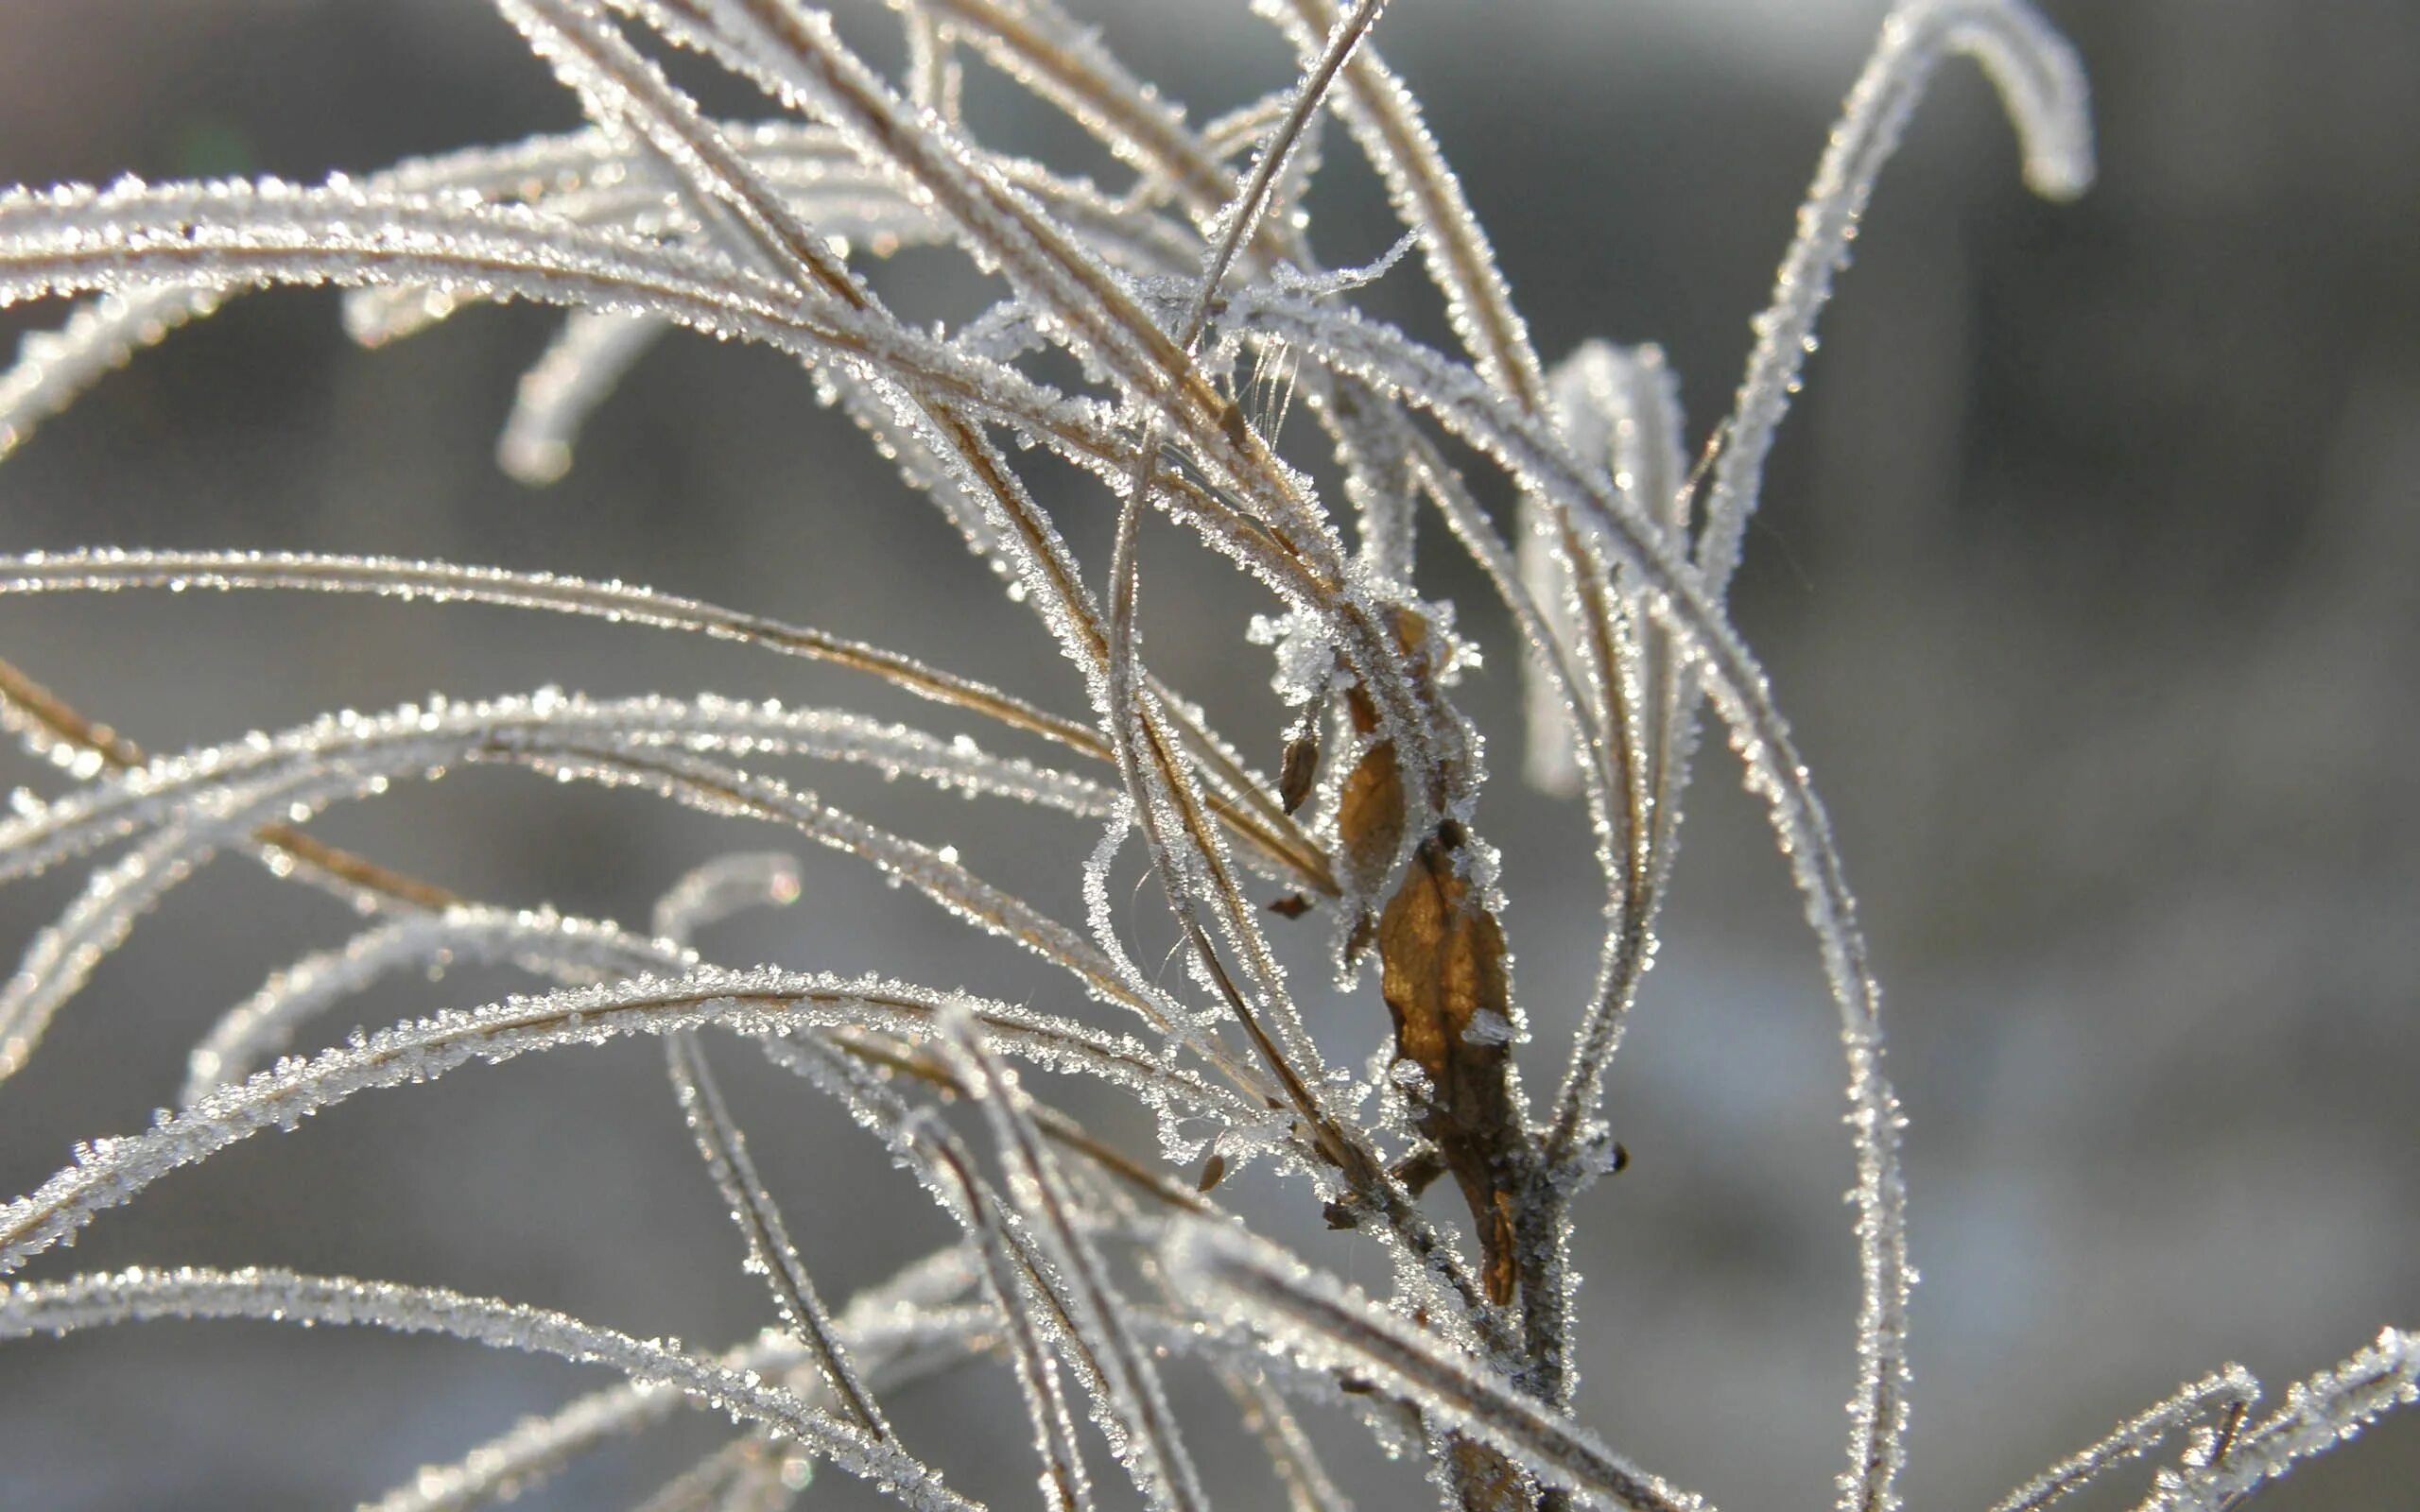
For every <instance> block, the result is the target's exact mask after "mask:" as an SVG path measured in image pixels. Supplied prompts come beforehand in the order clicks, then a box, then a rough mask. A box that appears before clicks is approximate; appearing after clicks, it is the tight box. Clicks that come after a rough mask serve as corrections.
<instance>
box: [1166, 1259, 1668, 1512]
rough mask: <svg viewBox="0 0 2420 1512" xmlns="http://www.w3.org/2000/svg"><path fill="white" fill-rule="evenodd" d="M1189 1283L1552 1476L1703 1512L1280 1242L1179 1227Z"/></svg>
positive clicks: (1659, 1507)
mask: <svg viewBox="0 0 2420 1512" xmlns="http://www.w3.org/2000/svg"><path fill="white" fill-rule="evenodd" d="M1165 1253H1166V1259H1167V1265H1168V1269H1169V1271H1170V1273H1171V1274H1172V1275H1173V1276H1174V1277H1175V1278H1176V1279H1177V1280H1178V1281H1179V1283H1180V1284H1183V1285H1186V1286H1189V1287H1203V1288H1208V1289H1210V1290H1211V1291H1212V1292H1213V1294H1214V1295H1215V1297H1216V1300H1217V1305H1218V1306H1219V1308H1220V1309H1221V1310H1222V1311H1223V1312H1224V1314H1225V1315H1226V1316H1227V1317H1228V1319H1229V1320H1230V1321H1231V1322H1233V1323H1235V1324H1236V1325H1239V1326H1241V1327H1243V1328H1246V1329H1249V1330H1251V1331H1253V1332H1255V1333H1257V1334H1259V1335H1260V1336H1261V1337H1262V1338H1264V1339H1266V1340H1267V1341H1268V1343H1269V1344H1270V1346H1271V1347H1272V1348H1273V1349H1275V1350H1277V1351H1280V1352H1283V1353H1285V1354H1287V1355H1288V1356H1291V1357H1293V1358H1295V1359H1297V1360H1299V1361H1301V1362H1302V1363H1303V1364H1305V1365H1306V1366H1310V1367H1311V1368H1313V1369H1323V1370H1332V1371H1337V1372H1340V1373H1341V1374H1343V1375H1345V1376H1346V1377H1347V1378H1355V1377H1360V1378H1372V1377H1374V1378H1375V1380H1376V1382H1377V1383H1378V1384H1379V1386H1380V1388H1381V1389H1382V1390H1385V1391H1388V1392H1390V1393H1392V1394H1393V1395H1397V1396H1400V1397H1402V1398H1403V1399H1404V1400H1407V1401H1409V1402H1411V1403H1413V1404H1414V1405H1416V1406H1418V1407H1419V1408H1420V1410H1421V1411H1422V1412H1424V1413H1426V1414H1430V1415H1433V1416H1435V1417H1439V1418H1442V1419H1443V1420H1444V1421H1446V1422H1449V1423H1451V1424H1453V1425H1454V1426H1455V1427H1456V1428H1458V1429H1461V1431H1463V1432H1466V1433H1469V1434H1471V1435H1475V1436H1477V1437H1478V1438H1480V1439H1481V1440H1483V1441H1485V1442H1487V1443H1489V1444H1492V1445H1495V1447H1497V1448H1499V1449H1501V1450H1503V1451H1504V1452H1507V1453H1509V1454H1512V1455H1513V1456H1514V1457H1515V1459H1516V1460H1517V1461H1518V1462H1519V1463H1520V1464H1522V1465H1524V1466H1527V1467H1528V1468H1530V1469H1532V1470H1534V1471H1535V1472H1536V1473H1537V1474H1538V1475H1539V1476H1540V1477H1541V1478H1542V1479H1544V1480H1547V1481H1550V1482H1553V1483H1555V1484H1557V1485H1561V1486H1568V1487H1570V1488H1573V1489H1576V1490H1580V1491H1583V1492H1586V1493H1588V1494H1590V1495H1592V1496H1599V1497H1602V1498H1604V1499H1605V1500H1606V1501H1607V1502H1608V1503H1611V1504H1613V1505H1615V1506H1618V1507H1624V1508H1630V1509H1634V1512H1703V1508H1704V1507H1705V1503H1703V1501H1701V1500H1700V1499H1699V1498H1697V1497H1695V1496H1691V1495H1689V1494H1688V1493H1686V1492H1685V1491H1680V1490H1677V1489H1675V1488H1673V1487H1672V1486H1668V1485H1667V1484H1666V1483H1665V1482H1664V1481H1663V1480H1661V1479H1660V1478H1658V1477H1657V1476H1654V1475H1652V1474H1651V1473H1649V1472H1648V1471H1645V1470H1642V1469H1638V1468H1637V1467H1635V1466H1634V1465H1632V1464H1630V1463H1629V1462H1627V1461H1625V1460H1623V1459H1621V1458H1620V1457H1619V1456H1617V1455H1615V1454H1613V1453H1612V1452H1609V1451H1607V1450H1606V1449H1605V1448H1604V1447H1603V1446H1602V1445H1600V1444H1599V1443H1598V1442H1597V1439H1596V1436H1595V1435H1592V1434H1590V1433H1589V1432H1588V1431H1587V1430H1586V1429H1584V1428H1582V1427H1580V1426H1578V1425H1577V1424H1575V1423H1573V1422H1572V1421H1571V1420H1570V1419H1569V1418H1568V1417H1564V1415H1563V1414H1562V1413H1560V1412H1558V1411H1556V1410H1555V1409H1554V1408H1553V1407H1551V1406H1548V1405H1547V1404H1545V1403H1542V1402H1540V1401H1538V1400H1535V1399H1534V1398H1531V1397H1529V1396H1527V1395H1525V1394H1523V1393H1521V1392H1518V1391H1514V1390H1512V1389H1510V1388H1508V1387H1506V1386H1504V1385H1502V1384H1501V1383H1498V1382H1497V1381H1495V1379H1493V1378H1492V1377H1491V1376H1490V1375H1489V1374H1488V1373H1487V1372H1486V1371H1485V1370H1484V1369H1483V1368H1481V1367H1479V1366H1478V1365H1477V1363H1476V1362H1474V1361H1472V1360H1470V1359H1469V1358H1467V1357H1464V1356H1458V1355H1456V1354H1454V1353H1453V1352H1451V1351H1450V1350H1449V1349H1445V1348H1443V1347H1441V1346H1440V1345H1439V1344H1438V1343H1437V1342H1436V1341H1435V1340H1434V1339H1433V1338H1431V1337H1430V1336H1429V1335H1427V1334H1426V1333H1425V1332H1421V1331H1420V1330H1418V1329H1415V1328H1413V1327H1411V1326H1410V1325H1409V1324H1408V1323H1406V1322H1405V1321H1404V1320H1402V1319H1400V1318H1398V1317H1395V1316H1393V1315H1392V1314H1388V1313H1386V1312H1384V1311H1382V1310H1380V1309H1378V1308H1376V1307H1374V1306H1372V1305H1371V1304H1370V1303H1369V1302H1368V1301H1366V1300H1364V1299H1363V1298H1362V1297H1360V1296H1359V1295H1358V1294H1357V1293H1354V1292H1350V1291H1347V1290H1346V1289H1345V1288H1343V1287H1342V1286H1340V1285H1339V1284H1338V1283H1337V1282H1335V1281H1334V1280H1330V1279H1329V1278H1327V1277H1326V1276H1324V1275H1322V1274H1321V1273H1319V1272H1316V1271H1313V1270H1311V1269H1310V1268H1309V1267H1307V1266H1305V1265H1304V1264H1303V1263H1301V1262H1299V1261H1296V1260H1294V1259H1293V1258H1292V1257H1291V1256H1288V1255H1287V1254H1285V1253H1284V1252H1283V1251H1281V1250H1278V1249H1276V1248H1275V1247H1274V1246H1270V1245H1267V1244H1264V1243H1262V1242H1260V1241H1257V1240H1253V1239H1251V1238H1249V1237H1248V1236H1246V1235H1244V1234H1242V1233H1241V1232H1239V1231H1235V1230H1230V1229H1223V1228H1220V1227H1219V1226H1216V1225H1212V1224H1206V1223H1187V1224H1181V1225H1178V1226H1176V1227H1175V1228H1173V1229H1171V1230H1170V1239H1169V1243H1168V1246H1167V1250H1166V1252H1165Z"/></svg>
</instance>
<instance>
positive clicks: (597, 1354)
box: [0, 1268, 976, 1512]
mask: <svg viewBox="0 0 2420 1512" xmlns="http://www.w3.org/2000/svg"><path fill="white" fill-rule="evenodd" d="M163 1317H186V1318H209V1317H222V1318H223V1317H257V1318H275V1319H278V1320H280V1321H283V1322H289V1323H299V1324H303V1325H306V1326H309V1325H319V1324H325V1325H329V1326H332V1327H345V1326H367V1327H371V1328H381V1329H389V1330H393V1331H395V1332H405V1333H443V1334H448V1335H451V1336H453V1337H455V1338H458V1339H462V1340H464V1341H466V1342H469V1343H473V1344H484V1345H487V1346H488V1347H490V1348H491V1349H519V1350H524V1351H527V1352H529V1353H534V1354H551V1355H556V1356H559V1357H561V1358H562V1359H565V1360H569V1361H571V1362H573V1363H574V1364H578V1365H601V1366H608V1367H609V1368H612V1369H615V1370H619V1371H620V1372H622V1373H623V1374H624V1375H627V1376H629V1377H631V1379H632V1380H633V1381H634V1382H644V1383H656V1384H658V1385H660V1386H668V1387H670V1388H672V1389H674V1390H677V1391H680V1392H683V1393H685V1394H686V1395H688V1396H690V1397H693V1398H695V1399H697V1400H700V1401H703V1402H705V1403H707V1404H709V1405H712V1406H715V1407H718V1408H722V1409H724V1410H727V1411H729V1412H732V1413H735V1414H736V1415H738V1416H741V1417H750V1418H753V1419H754V1420H756V1421H758V1422H761V1423H763V1424H765V1425H766V1426H767V1427H769V1428H771V1429H774V1430H775V1431H777V1432H778V1433H780V1434H782V1435H785V1436H787V1437H790V1438H795V1439H796V1440H798V1442H799V1443H800V1444H801V1445H802V1446H803V1447H804V1448H806V1449H808V1450H810V1451H812V1452H816V1453H818V1454H821V1455H822V1456H823V1457H824V1458H827V1459H829V1460H831V1461H832V1462H833V1463H834V1464H836V1465H838V1466H839V1467H840V1468H841V1469H845V1470H848V1471H849V1472H850V1473H851V1474H854V1475H858V1476H861V1477H863V1478H864V1479H866V1480H868V1481H870V1482H872V1483H873V1484H874V1485H875V1486H879V1487H881V1488H882V1489H883V1490H884V1491H887V1492H889V1493H890V1495H892V1496H894V1497H897V1498H898V1499H899V1500H900V1501H901V1502H903V1503H907V1504H908V1505H909V1506H914V1507H921V1508H925V1509H928V1512H942V1509H947V1508H962V1509H965V1512H976V1504H975V1503H971V1502H968V1501H966V1500H965V1499H964V1498H963V1497H960V1496H959V1495H958V1494H957V1493H955V1492H953V1491H951V1490H950V1489H949V1488H948V1487H947V1486H943V1485H942V1480H941V1476H940V1473H939V1472H938V1471H935V1470H933V1469H930V1468H928V1467H926V1466H925V1465H923V1464H920V1463H918V1462H917V1461H916V1460H914V1459H911V1458H909V1457H908V1455H907V1454H904V1453H902V1452H900V1451H899V1450H898V1449H897V1448H895V1447H893V1446H891V1445H890V1444H887V1443H885V1442H883V1441H881V1440H879V1439H875V1438H873V1437H871V1436H870V1435H866V1434H865V1433H864V1432H862V1431H861V1430H859V1429H856V1428H854V1427H852V1426H850V1425H848V1424H845V1423H842V1422H839V1421H837V1420H836V1419H834V1418H833V1417H831V1416H830V1415H828V1414H826V1413H822V1412H820V1411H817V1410H816V1409H815V1408H813V1407H810V1406H808V1405H807V1404H806V1403H805V1402H804V1401H803V1400H800V1398H799V1397H798V1396H797V1395H796V1394H795V1393H793V1392H791V1391H789V1390H788V1389H787V1388H786V1387H783V1386H778V1385H769V1384H767V1383H764V1382H763V1381H761V1380H759V1379H757V1378H756V1377H755V1376H754V1375H752V1374H748V1373H741V1372H738V1371H734V1370H730V1369H727V1368H725V1367H724V1366H720V1365H718V1364H717V1363H716V1362H714V1361H712V1360H706V1359H700V1358H699V1357H698V1356H695V1355H691V1354H685V1353H683V1352H682V1351H681V1350H680V1349H677V1348H675V1347H672V1346H670V1345H667V1344H664V1343H661V1342H657V1341H653V1340H647V1339H636V1338H632V1337H631V1336H630V1335H629V1334H626V1333H619V1332H614V1330H612V1329H606V1328H599V1327H597V1326H596V1325H595V1324H591V1323H583V1322H581V1321H580V1320H579V1319H578V1318H574V1317H569V1316H566V1315H565V1314H562V1313H554V1312H547V1311H545V1310H544V1309H540V1308H533V1307H523V1306H519V1305H516V1304H513V1303H510V1302H502V1301H498V1300H496V1299H494V1298H493V1297H469V1296H465V1295H464V1294H462V1293H460V1292H453V1291H447V1290H445V1289H443V1288H441V1287H433V1286H401V1285H397V1284H395V1283H393V1282H389V1281H364V1280H354V1279H353V1278H351V1277H343V1276H305V1275H300V1274H297V1273H296V1272H293V1271H286V1270H268V1269H247V1270H237V1271H216V1270H205V1269H199V1268H187V1269H182V1270H172V1271H162V1270H144V1269H132V1270H125V1271H119V1272H116V1273H113V1274H95V1275H87V1276H80V1277H77V1278H74V1279H72V1280H64V1281H44V1282H24V1281H20V1282H17V1283H15V1284H13V1285H11V1286H10V1287H9V1289H8V1291H7V1292H6V1293H5V1294H0V1338H22V1337H25V1336H26V1335H27V1334H31V1333H38V1332H47V1333H68V1332H75V1331H78V1330H81V1329H87V1328H97V1327H105V1326H108V1325H111V1324H117V1323H131V1322H140V1321H144V1320H147V1319H151V1318H163Z"/></svg>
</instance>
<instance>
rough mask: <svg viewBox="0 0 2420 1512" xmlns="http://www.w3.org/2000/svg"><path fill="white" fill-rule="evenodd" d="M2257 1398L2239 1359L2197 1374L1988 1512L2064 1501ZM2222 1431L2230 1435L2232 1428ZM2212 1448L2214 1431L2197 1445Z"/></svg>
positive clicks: (2235, 1417) (2033, 1511)
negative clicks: (2189, 1428) (2188, 1430)
mask: <svg viewBox="0 0 2420 1512" xmlns="http://www.w3.org/2000/svg"><path fill="white" fill-rule="evenodd" d="M2259 1400H2260V1383H2258V1382H2256V1381H2255V1380H2253V1379H2252V1372H2251V1371H2249V1370H2246V1369H2245V1368H2244V1367H2243V1366H2239V1365H2232V1364H2230V1365H2222V1366H2219V1368H2218V1369H2216V1370H2214V1371H2212V1372H2211V1373H2210V1374H2208V1375H2206V1376H2204V1377H2203V1378H2202V1379H2201V1380H2199V1381H2195V1382H2190V1383H2187V1384H2186V1385H2184V1386H2181V1387H2179V1388H2178V1389H2177V1392H2176V1395H2174V1396H2172V1397H2169V1398H2168V1399H2167V1400H2164V1401H2162V1402H2160V1403H2158V1404H2157V1405H2156V1406H2153V1407H2151V1408H2149V1409H2148V1410H2146V1411H2144V1412H2142V1413H2140V1414H2138V1415H2136V1416H2135V1417H2131V1418H2129V1419H2127V1420H2126V1421H2125V1422H2122V1423H2119V1424H2118V1426H2117V1427H2116V1428H2113V1429H2111V1430H2110V1432H2109V1435H2108V1436H2107V1437H2105V1438H2103V1439H2101V1440H2100V1442H2099V1443H2097V1444H2095V1445H2093V1446H2092V1447H2091V1448H2089V1449H2085V1450H2081V1451H2079V1452H2076V1453H2074V1454H2071V1455H2069V1456H2068V1457H2067V1458H2066V1459H2063V1460H2061V1461H2060V1462H2059V1463H2058V1464H2056V1465H2053V1466H2051V1467H2050V1468H2049V1469H2047V1470H2044V1471H2043V1472H2042V1473H2041V1474H2039V1475H2037V1476H2035V1477H2034V1478H2033V1479H2031V1480H2030V1481H2028V1482H2026V1483H2025V1484H2024V1485H2023V1486H2018V1487H2017V1488H2016V1489H2015V1490H2014V1491H2011V1492H2010V1493H2009V1494H2008V1495H2007V1496H2005V1497H2003V1498H2001V1499H2000V1501H1999V1502H1998V1503H1997V1504H1996V1505H1995V1506H1994V1507H1993V1508H1992V1512H2041V1509H2042V1508H2044V1507H2048V1506H2052V1505H2055V1504H2056V1503H2060V1502H2062V1501H2065V1500H2066V1498H2067V1497H2068V1496H2070V1495H2072V1494H2074V1493H2075V1492H2077V1491H2080V1490H2082V1489H2083V1488H2084V1487H2085V1486H2089V1485H2091V1484H2092V1483H2093V1482H2095V1481H2097V1480H2099V1479H2100V1477H2101V1476H2103V1475H2106V1474H2107V1473H2109V1471H2111V1470H2113V1469H2117V1468H2118V1466H2120V1465H2123V1464H2125V1463H2127V1462H2128V1461H2130V1460H2135V1459H2139V1458H2141V1457H2142V1456H2143V1455H2145V1454H2147V1453H2149V1452H2151V1451H2152V1450H2153V1449H2155V1448H2157V1447H2158V1446H2159V1444H2160V1443H2161V1441H2163V1440H2164V1439H2166V1438H2167V1437H2169V1435H2171V1434H2174V1433H2175V1432H2176V1431H2177V1430H2178V1429H2180V1428H2184V1427H2187V1425H2189V1424H2192V1423H2194V1422H2196V1421H2198V1420H2200V1419H2202V1418H2204V1417H2210V1416H2212V1415H2213V1414H2217V1415H2221V1416H2222V1417H2223V1418H2224V1421H2225V1422H2227V1423H2233V1424H2238V1425H2239V1424H2240V1423H2241V1422H2242V1421H2243V1418H2244V1417H2245V1415H2246V1414H2248V1413H2250V1412H2251V1411H2252V1408H2253V1406H2254V1405H2255V1404H2256V1403H2257V1402H2258V1401H2259ZM2227 1436H2229V1437H2232V1436H2233V1435H2232V1434H2229V1435H2227ZM2203 1447H2204V1448H2216V1447H2217V1444H2216V1435H2215V1433H2214V1434H2213V1436H2212V1441H2211V1442H2210V1443H2209V1444H2207V1445H2204V1446H2203Z"/></svg>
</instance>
